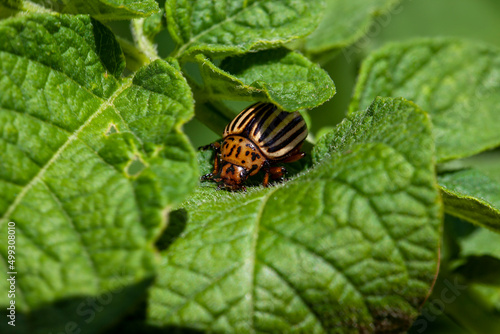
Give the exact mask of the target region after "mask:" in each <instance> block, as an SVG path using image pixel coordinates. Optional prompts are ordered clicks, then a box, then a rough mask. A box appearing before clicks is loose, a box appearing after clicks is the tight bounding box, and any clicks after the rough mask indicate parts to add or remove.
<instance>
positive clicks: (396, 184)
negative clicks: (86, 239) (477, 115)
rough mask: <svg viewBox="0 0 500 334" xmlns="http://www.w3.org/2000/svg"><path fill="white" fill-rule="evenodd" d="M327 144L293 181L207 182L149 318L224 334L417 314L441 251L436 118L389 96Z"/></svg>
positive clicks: (164, 269)
mask: <svg viewBox="0 0 500 334" xmlns="http://www.w3.org/2000/svg"><path fill="white" fill-rule="evenodd" d="M322 147H323V148H327V149H325V150H323V151H322V153H321V154H320V153H316V154H315V155H316V157H317V158H318V157H319V156H320V155H321V157H322V159H321V161H318V163H317V164H316V166H315V167H313V168H312V169H310V170H309V171H307V172H305V173H302V174H301V175H300V176H298V177H295V178H293V179H292V180H290V181H288V182H286V183H285V184H279V185H276V186H273V187H270V188H261V187H255V188H250V187H249V190H248V191H247V192H246V193H228V192H223V191H216V190H215V189H214V188H215V186H214V185H213V184H210V183H207V184H205V186H204V187H202V188H200V189H199V190H198V192H197V193H196V194H195V195H194V196H192V197H191V198H190V199H189V200H188V201H187V202H186V203H184V205H183V206H182V207H181V208H180V209H179V210H177V211H175V214H174V215H172V216H171V220H170V224H169V229H168V230H169V231H170V233H167V236H166V237H164V239H166V241H165V242H164V243H163V244H162V245H163V247H166V250H164V251H163V252H162V258H163V264H162V266H161V270H160V272H159V275H158V279H157V281H156V283H155V285H154V286H153V288H152V289H151V290H150V293H149V312H148V313H149V314H148V317H149V319H150V320H149V321H150V323H151V324H153V325H155V326H159V327H165V328H166V330H167V329H168V330H172V329H173V328H175V327H181V328H194V329H199V330H204V331H208V332H218V333H254V332H274V333H299V332H300V333H331V332H338V333H359V332H386V331H387V332H389V331H391V332H402V331H404V330H405V329H406V328H407V327H408V326H409V325H410V324H411V322H412V320H413V319H414V317H415V316H416V315H417V314H418V309H419V308H420V306H421V304H422V302H423V301H424V300H425V298H426V296H427V294H428V293H429V291H430V289H431V285H432V282H433V279H434V277H435V275H436V270H437V261H438V243H439V233H438V232H439V227H440V218H441V205H440V198H439V193H438V189H437V185H436V181H435V176H434V167H433V155H434V143H433V140H432V137H431V124H430V121H429V119H428V117H427V116H426V114H425V113H423V112H421V111H420V110H419V109H418V107H416V106H415V105H413V104H412V103H409V102H407V101H404V100H392V99H378V100H376V101H375V102H374V104H373V105H372V106H371V107H370V108H369V109H368V110H367V112H365V113H358V114H356V115H354V116H353V117H352V118H350V119H348V120H345V121H344V122H343V123H342V124H341V125H340V126H339V127H338V128H337V129H336V131H335V132H334V133H333V134H332V135H331V136H329V138H328V139H324V141H323V143H322ZM167 232H168V231H167ZM173 232H175V233H173ZM176 233H177V234H178V235H177V238H175V237H173V235H175V234H176ZM179 233H180V234H179Z"/></svg>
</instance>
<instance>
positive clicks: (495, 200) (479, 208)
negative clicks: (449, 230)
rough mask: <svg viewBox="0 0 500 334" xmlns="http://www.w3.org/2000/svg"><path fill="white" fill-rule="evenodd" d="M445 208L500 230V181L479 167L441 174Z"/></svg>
mask: <svg viewBox="0 0 500 334" xmlns="http://www.w3.org/2000/svg"><path fill="white" fill-rule="evenodd" d="M438 180H439V185H440V186H441V193H442V195H443V202H444V208H445V211H446V212H447V213H448V214H450V215H454V216H457V217H460V218H462V219H465V220H467V221H470V222H473V223H475V224H478V225H481V226H484V227H488V228H490V229H492V230H494V231H496V232H498V233H500V183H498V182H497V181H496V180H493V179H491V178H490V177H488V176H486V175H484V174H483V173H481V172H480V171H478V170H476V169H467V170H460V171H456V172H450V173H446V174H444V175H440V176H439V178H438Z"/></svg>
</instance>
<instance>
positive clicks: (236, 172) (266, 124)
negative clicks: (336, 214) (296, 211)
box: [201, 102, 307, 190]
mask: <svg viewBox="0 0 500 334" xmlns="http://www.w3.org/2000/svg"><path fill="white" fill-rule="evenodd" d="M306 137H307V126H306V122H305V121H304V119H303V118H302V116H301V115H300V113H299V112H297V111H296V112H293V113H289V112H286V111H282V110H280V109H278V108H277V107H276V106H275V105H274V104H271V103H261V102H259V103H255V104H253V105H251V106H250V107H248V108H246V109H245V110H243V111H242V112H241V113H239V114H238V116H236V117H235V118H234V119H233V120H232V121H231V123H229V124H228V125H227V126H226V128H225V129H224V134H223V137H222V144H221V143H219V142H215V143H212V144H210V145H207V146H203V147H201V149H208V148H212V149H214V150H215V152H216V154H215V161H214V169H213V171H212V173H210V174H206V175H204V176H203V177H202V179H203V180H207V179H211V180H214V181H216V182H217V183H219V188H228V189H230V190H238V189H243V190H245V189H246V188H245V186H243V182H245V180H246V179H247V178H248V177H249V176H252V175H255V174H257V172H258V171H259V170H261V169H262V170H263V171H264V172H265V175H264V182H263V185H264V187H267V185H268V183H269V177H271V179H273V180H282V179H283V175H284V173H285V172H286V170H285V168H284V167H282V166H276V165H277V164H281V163H287V162H294V161H297V160H299V159H301V158H302V157H304V155H305V153H304V152H301V151H300V149H301V147H302V143H303V142H304V140H305V139H306Z"/></svg>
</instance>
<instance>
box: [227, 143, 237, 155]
mask: <svg viewBox="0 0 500 334" xmlns="http://www.w3.org/2000/svg"><path fill="white" fill-rule="evenodd" d="M235 147H236V145H233V147H231V150H230V151H229V153H228V154H227V155H226V156H231V155H232V154H233V150H234V148H235Z"/></svg>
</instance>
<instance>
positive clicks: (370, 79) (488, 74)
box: [350, 39, 500, 161]
mask: <svg viewBox="0 0 500 334" xmlns="http://www.w3.org/2000/svg"><path fill="white" fill-rule="evenodd" d="M376 96H393V97H396V96H402V97H404V98H406V99H409V100H413V101H414V102H416V103H417V104H418V105H419V106H420V107H421V108H422V109H423V110H425V111H427V112H428V113H429V114H430V116H431V117H432V122H433V124H434V135H435V138H436V148H437V155H438V161H446V160H451V159H454V158H461V157H467V156H470V155H472V154H475V153H478V152H481V151H484V150H486V149H488V148H492V147H496V146H498V145H500V131H498V125H497V122H496V121H495V120H496V119H497V118H498V117H497V115H498V105H499V104H500V52H499V50H498V49H496V48H493V47H490V46H485V45H480V44H474V43H471V42H464V41H459V40H449V39H432V40H420V41H413V42H409V43H401V44H394V45H390V46H387V47H384V48H382V49H381V50H379V51H376V52H374V53H373V54H372V55H371V56H370V57H368V59H367V60H365V62H364V63H363V66H362V68H361V74H360V77H359V81H358V83H357V87H356V90H355V94H354V98H353V101H352V104H351V106H350V111H351V112H354V111H357V110H360V109H362V108H366V106H368V105H369V104H370V102H371V101H372V100H373V98H374V97H376Z"/></svg>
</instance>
